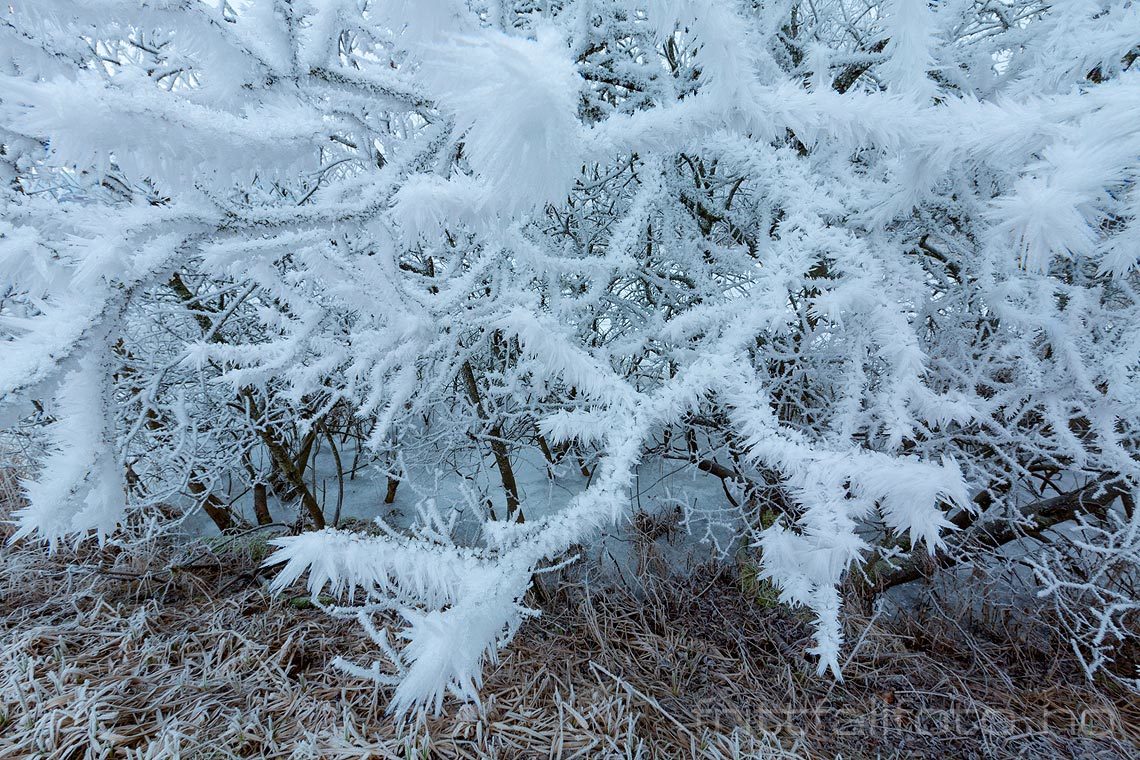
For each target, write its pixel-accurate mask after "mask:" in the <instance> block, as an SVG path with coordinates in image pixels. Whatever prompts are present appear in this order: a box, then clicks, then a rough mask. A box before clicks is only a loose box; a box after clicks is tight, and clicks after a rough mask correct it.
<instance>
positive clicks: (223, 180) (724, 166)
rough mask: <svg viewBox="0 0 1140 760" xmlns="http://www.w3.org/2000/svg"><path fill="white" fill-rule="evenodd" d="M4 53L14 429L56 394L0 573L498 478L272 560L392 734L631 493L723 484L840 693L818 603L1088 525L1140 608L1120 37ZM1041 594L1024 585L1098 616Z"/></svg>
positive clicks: (581, 24) (577, 33)
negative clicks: (347, 644)
mask: <svg viewBox="0 0 1140 760" xmlns="http://www.w3.org/2000/svg"><path fill="white" fill-rule="evenodd" d="M2 19H3V20H2V23H0V40H3V46H2V48H0V51H2V52H3V57H2V60H0V66H2V67H3V72H4V73H3V77H2V80H0V81H2V85H3V86H2V87H0V146H2V152H0V174H2V179H3V189H2V190H0V193H2V196H0V197H2V198H3V203H4V214H3V219H2V221H0V272H2V273H3V276H4V288H5V291H4V293H3V300H2V301H0V313H2V315H3V317H4V320H3V322H2V323H0V329H2V330H3V331H4V332H3V339H4V343H3V359H4V360H3V362H0V393H3V396H4V398H5V399H6V401H8V402H9V403H10V404H12V405H13V406H19V405H20V404H22V403H23V401H24V400H30V399H34V400H38V401H42V402H43V403H44V404H46V406H47V408H48V417H49V418H50V425H49V427H48V430H47V439H48V441H49V442H50V443H51V445H52V449H53V453H51V454H50V455H49V456H48V457H47V458H46V460H45V461H44V462H42V464H41V467H40V470H39V474H38V475H37V476H36V478H35V479H34V480H32V481H30V482H28V483H27V484H26V491H27V495H28V498H29V503H28V506H27V507H26V508H25V509H23V510H22V511H21V512H20V513H19V516H18V519H19V530H18V535H20V536H39V537H42V538H44V539H47V540H48V541H51V542H57V541H60V540H63V539H67V538H76V537H83V536H86V535H88V534H91V533H95V534H97V535H99V536H100V537H102V536H106V535H107V534H108V533H110V532H112V531H114V530H116V529H117V526H119V525H121V524H122V523H123V521H124V519H125V518H126V517H127V516H128V515H129V514H131V513H132V512H133V511H137V510H141V509H145V508H147V507H148V506H150V505H154V504H157V503H160V502H165V501H170V500H172V499H173V497H174V496H175V495H177V494H182V495H184V496H188V497H193V498H194V500H195V501H196V502H197V503H198V504H201V505H202V506H203V507H204V508H206V509H207V511H209V512H210V514H211V516H213V517H214V518H215V522H217V523H218V525H219V527H226V525H227V521H229V522H230V523H232V521H233V520H234V519H235V518H234V517H233V516H232V515H231V514H229V513H228V512H227V511H226V509H225V507H226V505H225V504H224V503H223V500H222V499H220V498H219V497H218V496H217V495H216V494H215V492H216V491H219V490H220V489H221V485H220V484H221V483H222V481H223V479H228V480H230V481H234V482H237V483H238V484H239V485H240V484H245V485H246V486H248V487H250V488H252V487H255V486H257V485H258V484H259V483H262V482H263V481H265V480H273V479H276V481H277V483H278V486H277V489H276V490H277V491H278V492H279V493H280V494H282V495H283V498H285V499H286V500H287V501H291V502H296V503H297V504H299V505H300V507H299V513H300V514H301V516H302V519H303V520H305V521H307V523H308V524H309V525H311V526H313V527H317V528H320V527H323V525H324V523H325V520H326V519H327V514H328V512H329V510H328V509H327V508H326V507H327V504H326V503H321V501H320V500H319V498H318V497H319V496H320V494H318V493H316V489H315V488H310V487H309V486H308V485H307V482H308V481H306V478H305V474H306V470H305V468H306V466H307V463H308V462H309V461H310V459H311V454H312V451H313V449H314V447H315V446H318V445H320V441H324V440H326V439H327V441H328V443H329V445H330V446H334V445H335V444H334V441H335V440H337V437H338V436H342V435H343V436H349V435H352V436H355V437H356V438H357V439H359V440H361V441H363V442H364V443H365V444H367V446H368V447H369V448H370V450H371V451H373V452H375V453H376V455H377V456H378V457H382V458H383V459H384V461H385V462H387V463H388V467H389V470H390V477H391V482H392V483H396V482H398V477H399V472H398V471H399V466H398V464H397V463H398V462H399V461H400V459H401V457H403V458H405V459H407V458H408V457H432V456H442V457H448V456H453V455H455V453H456V452H477V453H479V454H483V453H486V454H487V457H486V459H487V461H488V462H493V467H494V468H495V473H496V476H497V477H498V478H500V482H501V485H502V489H501V490H502V493H501V495H496V497H495V499H494V500H493V501H496V502H497V501H498V500H499V499H500V498H501V499H502V500H504V501H505V511H504V510H502V509H500V510H499V511H497V512H492V510H487V511H486V512H485V515H486V519H483V520H481V521H480V524H479V525H478V526H477V527H478V535H477V538H476V540H474V541H468V540H464V541H460V540H458V539H457V538H456V535H455V524H454V520H453V519H452V517H449V516H448V511H447V509H446V508H447V507H448V506H449V505H440V508H439V509H436V508H433V507H430V506H425V507H424V512H423V515H422V516H421V517H422V519H420V520H419V521H418V522H417V523H416V525H415V526H414V527H413V529H412V530H411V531H406V530H396V529H394V528H390V527H382V528H381V530H380V533H379V535H367V536H366V535H353V534H348V533H345V532H341V531H336V530H331V529H330V530H323V531H313V532H309V533H304V534H301V535H297V536H293V537H289V538H283V539H280V541H279V548H278V551H277V553H276V554H275V555H274V557H273V558H272V560H273V561H274V562H276V563H278V564H281V565H283V567H282V570H281V573H280V575H279V577H278V584H279V585H280V586H284V585H287V584H288V583H290V582H292V581H293V580H295V579H297V578H300V577H301V576H303V575H305V574H306V573H307V574H308V583H309V586H310V588H311V589H312V591H313V592H314V593H317V592H319V591H320V590H321V589H322V588H324V587H326V586H331V587H332V588H333V590H334V591H338V592H347V593H349V594H351V593H352V592H355V593H356V596H355V599H356V600H357V602H358V603H360V602H361V600H363V603H362V604H358V605H357V607H356V608H354V609H353V610H350V612H352V614H358V615H359V616H360V618H361V620H362V622H363V623H364V625H365V628H366V630H367V631H368V632H369V634H370V635H371V636H372V638H373V639H374V640H375V641H376V642H377V643H378V644H379V645H380V647H381V649H382V650H383V653H384V655H385V656H386V664H384V663H379V662H378V663H377V664H376V665H375V667H373V668H371V669H363V670H362V669H361V668H360V667H359V666H356V665H351V664H348V663H345V665H346V667H349V668H350V669H353V670H354V672H367V673H369V674H371V675H373V676H375V677H377V678H379V679H381V680H386V679H391V680H394V682H396V683H398V688H397V692H396V700H395V703H394V705H393V707H394V708H395V709H396V710H404V709H410V708H413V707H418V706H424V705H434V706H436V707H438V706H439V705H440V703H441V702H440V701H441V699H442V697H443V695H444V693H445V691H446V690H447V689H451V690H453V691H455V692H457V693H459V694H461V695H467V696H470V695H473V694H475V692H476V690H477V688H478V683H479V674H480V672H481V666H482V663H483V661H484V659H485V658H486V657H487V656H488V655H491V656H493V654H494V652H495V651H496V649H497V647H498V646H499V645H501V644H502V643H503V642H505V641H506V640H508V639H509V637H510V635H511V633H512V632H513V631H514V630H515V628H516V626H517V625H518V624H519V622H520V620H521V619H522V616H523V615H524V614H525V613H526V612H527V611H526V610H525V609H524V607H523V606H522V605H521V598H522V596H523V594H524V592H525V591H526V589H527V587H528V585H529V583H530V580H531V577H532V575H533V573H534V571H535V569H536V568H537V567H539V566H540V565H542V564H543V563H548V562H550V561H557V560H558V559H559V558H560V557H562V555H563V553H564V552H565V551H566V550H567V548H568V547H570V546H572V545H575V544H577V543H580V542H585V541H588V540H589V539H590V537H591V536H592V535H593V534H594V533H595V531H597V530H598V529H599V527H601V526H604V525H606V524H608V523H611V522H613V521H614V520H617V519H620V518H621V517H622V516H623V515H624V514H625V513H626V511H627V509H628V506H629V498H628V490H629V486H630V483H631V480H632V477H633V471H634V468H635V467H636V466H637V464H638V463H639V462H640V461H641V460H642V459H644V458H647V457H658V458H664V459H677V458H679V459H681V460H683V461H689V462H691V463H692V464H693V465H694V466H695V467H697V468H699V469H701V470H703V471H704V472H707V473H709V474H710V476H715V477H719V478H721V479H722V480H723V481H724V484H725V487H724V491H725V497H726V504H727V505H728V506H727V507H726V509H730V510H733V511H734V513H735V514H736V515H737V516H738V517H739V518H740V519H741V521H742V522H738V523H736V524H737V526H738V528H737V529H738V531H739V534H740V537H741V538H743V539H744V540H746V541H749V542H751V543H753V544H754V545H755V547H756V548H757V549H758V550H759V551H760V552H761V555H760V556H761V563H762V565H761V567H762V574H763V577H764V578H765V579H767V580H768V581H770V582H771V583H772V584H774V586H775V587H777V588H778V589H779V590H780V594H781V598H782V600H783V601H785V602H788V603H794V604H800V605H804V606H806V607H808V608H810V609H811V610H812V611H813V613H814V615H815V619H816V642H815V645H814V648H813V651H814V653H815V654H816V655H817V657H818V662H819V667H820V669H821V671H823V670H827V669H831V670H832V671H833V672H835V673H837V674H838V671H839V663H840V660H841V658H840V652H841V648H842V646H843V641H842V627H841V605H842V601H843V600H842V594H841V589H842V588H843V587H844V585H843V584H844V581H845V579H847V578H851V577H854V578H864V580H865V581H866V584H867V585H868V586H869V587H870V588H871V589H872V590H875V589H882V588H886V587H889V586H891V585H893V584H897V583H902V582H906V581H907V580H910V579H913V578H916V577H919V576H920V575H921V574H922V572H924V569H925V568H926V567H927V566H929V565H931V564H943V565H948V564H955V563H960V562H970V561H981V560H980V558H982V557H984V556H987V555H989V554H990V553H991V552H993V551H994V550H995V549H1000V548H1001V547H1002V546H1005V545H1006V544H1008V543H1010V542H1011V541H1017V540H1030V541H1036V542H1038V543H1039V544H1045V545H1048V544H1050V543H1053V542H1056V541H1060V540H1063V539H1062V533H1059V532H1058V531H1056V530H1054V527H1055V526H1058V525H1061V524H1063V523H1067V522H1071V521H1072V520H1074V519H1077V518H1079V519H1080V520H1081V521H1082V523H1081V524H1082V526H1083V527H1082V531H1084V532H1083V533H1080V534H1079V535H1081V536H1086V538H1082V539H1081V540H1083V541H1085V542H1086V544H1087V547H1088V550H1089V551H1094V552H1108V553H1109V554H1111V555H1112V556H1113V558H1114V559H1115V560H1120V561H1121V562H1123V563H1124V564H1123V570H1122V572H1125V573H1133V574H1134V573H1135V572H1136V564H1135V562H1134V561H1133V558H1134V557H1135V546H1136V543H1135V534H1136V531H1137V528H1138V526H1137V521H1138V520H1140V517H1138V516H1137V513H1136V510H1135V509H1134V502H1135V494H1136V490H1137V485H1138V482H1140V480H1138V479H1140V466H1138V460H1137V446H1136V436H1137V426H1138V424H1140V388H1138V383H1137V369H1138V363H1140V313H1138V302H1137V290H1136V289H1137V287H1138V285H1140V281H1138V277H1140V275H1138V274H1137V263H1138V259H1140V236H1138V230H1140V227H1138V224H1140V222H1138V216H1140V195H1138V193H1140V190H1138V189H1137V186H1136V179H1137V169H1138V168H1140V167H1138V164H1140V79H1138V76H1140V75H1138V74H1137V72H1136V71H1134V70H1133V69H1134V68H1135V66H1134V62H1135V59H1136V56H1137V54H1138V52H1140V51H1138V49H1137V44H1138V43H1140V37H1138V35H1137V33H1136V30H1137V29H1140V7H1138V6H1137V5H1136V4H1135V3H1132V2H1128V1H1127V0H1079V1H1074V2H1065V3H1045V2H1038V1H1036V0H987V1H986V2H980V1H975V0H949V1H947V2H929V3H928V2H926V0H884V1H882V2H876V1H874V0H816V1H815V2H813V3H802V2H799V1H798V0H773V1H771V2H744V1H739V2H738V1H736V0H675V1H671V2H662V1H659V0H648V1H647V2H636V3H632V2H625V1H624V0H617V1H615V2H597V1H595V0H565V1H564V2H553V3H529V2H518V3H508V2H496V3H488V4H484V3H480V2H476V1H475V0H471V1H470V2H464V1H463V0H419V1H418V2H396V1H395V0H393V1H392V2H384V0H309V1H307V2H302V1H301V0H218V2H185V1H184V0H177V1H175V0H155V1H153V2H148V3H138V2H133V1H129V0H96V1H91V2H75V1H74V0H70V1H69V0H35V2H31V1H30V0H13V2H10V3H9V4H8V5H7V6H6V10H4V11H3V16H2ZM342 440H343V439H342ZM522 450H541V451H542V453H543V455H544V456H546V457H548V458H549V460H550V462H551V466H552V468H553V467H554V466H555V465H556V464H558V462H560V461H561V460H562V459H565V458H569V459H573V458H574V457H575V456H577V455H581V456H582V457H583V459H582V462H581V468H582V469H584V470H586V471H587V472H588V473H589V475H590V477H589V484H588V487H586V488H585V489H584V490H582V491H581V492H580V493H579V494H578V495H577V496H575V497H574V498H573V499H571V500H570V502H569V503H568V504H567V505H565V506H564V507H563V508H561V509H559V510H557V511H554V512H553V513H550V511H549V510H542V509H539V510H538V513H539V514H541V516H540V517H539V518H538V519H528V520H526V521H523V520H522V519H515V518H522V517H524V516H525V515H526V512H527V507H528V503H527V501H526V499H525V498H524V496H523V495H521V494H520V491H519V488H518V484H517V482H516V478H515V476H514V473H513V471H512V458H514V457H517V455H518V453H519V452H520V451H522ZM587 460H589V461H587ZM480 461H482V460H480ZM594 461H596V462H597V464H596V468H595V469H594V470H593V471H592V472H591V471H590V470H589V466H590V465H591V464H592V463H593V462H594ZM338 464H340V458H339V456H338ZM338 469H339V470H340V472H341V473H343V472H344V471H345V470H346V469H347V467H338ZM1090 483H1091V484H1092V485H1088V484H1090ZM1046 489H1053V490H1054V491H1056V492H1058V493H1059V494H1061V496H1058V497H1057V498H1058V499H1061V501H1060V502H1058V501H1056V500H1050V499H1047V498H1044V494H1043V492H1044V491H1046ZM227 495H228V494H227ZM326 501H327V500H326ZM476 501H478V500H476ZM532 502H533V500H532ZM491 507H492V509H494V507H495V505H494V504H492V505H491ZM500 507H501V504H500ZM494 514H498V515H499V516H507V517H511V518H513V519H510V520H495V519H492V516H493V515H494ZM532 515H533V513H532ZM259 519H260V518H259ZM331 521H332V522H335V520H331ZM1067 535H1070V536H1071V535H1074V534H1072V533H1069V534H1067ZM1036 561H1037V562H1038V565H1037V568H1038V575H1039V578H1040V580H1041V582H1042V583H1043V584H1045V585H1044V589H1045V590H1046V591H1050V590H1058V589H1065V588H1070V586H1067V585H1066V584H1069V583H1081V584H1085V586H1086V587H1087V586H1088V585H1089V584H1091V589H1092V592H1093V594H1094V596H1095V594H1096V593H1099V591H1098V589H1099V587H1098V586H1097V583H1098V581H1097V578H1096V576H1095V574H1094V575H1093V576H1092V577H1083V578H1082V579H1080V580H1079V581H1078V580H1072V579H1068V578H1066V577H1062V576H1063V568H1064V563H1063V562H1059V561H1057V557H1056V555H1052V554H1049V553H1048V552H1045V553H1044V554H1042V555H1041V556H1040V557H1039V558H1038V560H1036ZM1058 573H1061V575H1059V574H1058ZM1114 582H1115V581H1114ZM1114 593H1115V592H1114ZM1067 598H1071V597H1067ZM1081 598H1084V597H1081ZM1098 598H1100V599H1102V601H1103V603H1104V604H1108V605H1109V606H1111V604H1113V602H1112V599H1111V598H1109V597H1104V596H1102V597H1098ZM381 610H383V611H393V610H395V611H398V612H399V614H400V615H402V617H403V618H404V619H405V620H406V622H407V625H406V627H405V628H404V630H403V631H402V634H401V635H402V636H403V637H404V638H405V639H407V643H406V646H404V647H403V648H402V649H400V650H399V651H397V648H396V647H395V646H394V645H393V644H392V643H391V641H390V639H389V635H388V632H387V631H383V630H376V629H375V628H374V627H373V625H372V622H371V620H372V617H371V613H372V612H375V611H381ZM344 612H345V610H341V613H344ZM1086 612H1087V610H1077V611H1076V612H1075V613H1074V614H1075V617H1073V616H1070V618H1069V619H1071V620H1073V621H1074V624H1073V629H1072V630H1073V636H1074V637H1075V638H1084V639H1087V640H1085V641H1083V642H1077V643H1076V644H1075V645H1076V646H1077V647H1078V648H1079V647H1080V646H1086V647H1088V646H1091V647H1093V649H1094V651H1096V652H1097V653H1103V647H1101V643H1103V642H1102V639H1103V637H1102V639H1097V638H1096V637H1097V636H1099V635H1100V633H1099V632H1098V631H1097V630H1096V626H1092V628H1091V629H1090V625H1088V624H1086V622H1087V620H1090V619H1100V620H1109V621H1116V622H1113V623H1112V625H1116V626H1119V625H1120V624H1121V623H1120V621H1121V620H1123V617H1122V616H1120V615H1116V616H1115V617H1113V615H1114V614H1115V613H1114V612H1112V611H1111V610H1109V611H1108V612H1106V613H1104V614H1103V615H1102V614H1101V613H1099V612H1098V613H1095V614H1093V613H1089V614H1093V618H1088V617H1087V615H1086ZM1082 616H1084V617H1082ZM1098 616H1099V617H1098ZM1082 621H1086V622H1082ZM1090 630H1091V631H1092V632H1091V633H1090ZM1090 636H1091V637H1092V638H1091V639H1089V638H1088V637H1090ZM1097 656H1098V657H1099V656H1100V654H1098V655H1097ZM1102 661H1103V658H1101V659H1096V658H1093V659H1092V660H1090V670H1091V669H1095V667H1097V666H1098V663H1100V662H1102Z"/></svg>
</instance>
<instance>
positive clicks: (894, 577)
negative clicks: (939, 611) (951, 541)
mask: <svg viewBox="0 0 1140 760" xmlns="http://www.w3.org/2000/svg"><path fill="white" fill-rule="evenodd" d="M1127 494H1128V490H1127V488H1126V487H1125V486H1124V485H1123V484H1122V482H1121V481H1120V480H1119V479H1118V478H1117V477H1116V476H1115V475H1106V476H1103V477H1101V478H1098V479H1096V480H1094V481H1093V482H1091V483H1089V484H1088V485H1086V486H1084V487H1082V488H1078V489H1076V490H1073V491H1070V492H1068V493H1065V494H1061V495H1060V496H1054V497H1052V498H1049V499H1041V500H1040V501H1035V502H1033V503H1032V504H1027V505H1026V506H1024V507H1022V508H1021V514H1022V517H1024V518H1025V520H1026V521H1027V522H1028V524H1027V525H1015V524H1012V523H1009V522H1000V523H995V524H994V525H980V526H977V528H976V530H975V531H974V533H973V534H972V535H970V537H969V539H970V543H971V546H972V548H976V549H982V550H986V549H996V548H998V547H1000V546H1004V545H1006V544H1008V543H1010V542H1012V541H1015V540H1017V539H1019V538H1037V537H1039V536H1040V535H1041V534H1042V533H1044V532H1045V531H1047V530H1049V529H1050V528H1053V527H1055V526H1057V525H1060V524H1061V523H1063V522H1067V521H1069V520H1072V519H1074V518H1075V517H1076V515H1077V513H1078V512H1081V513H1084V514H1092V515H1103V514H1104V512H1105V510H1106V509H1107V508H1108V507H1109V506H1110V505H1111V504H1112V502H1113V501H1115V500H1116V499H1117V498H1118V497H1121V496H1126V495H1127ZM979 516H980V515H979V513H974V512H965V511H963V512H960V513H958V514H957V515H955V516H954V517H952V518H951V519H950V522H951V523H953V524H954V525H955V526H957V527H958V528H961V529H966V528H970V527H973V526H974V524H975V523H976V521H977V519H978V517H979ZM957 563H958V558H957V557H956V556H954V555H953V554H950V553H948V552H946V551H942V552H939V553H937V554H935V555H934V556H933V557H931V556H929V555H922V554H918V553H917V551H916V556H912V557H911V558H910V559H909V560H907V561H906V562H904V563H903V564H902V565H900V566H899V567H897V568H894V569H892V570H887V571H885V572H882V573H876V572H874V570H873V568H874V566H875V564H876V561H875V560H874V559H873V560H872V561H871V562H869V563H868V568H870V570H869V572H868V575H869V576H870V577H869V583H867V582H864V583H863V584H862V585H863V586H864V588H863V591H865V592H866V593H869V594H871V595H876V594H881V593H883V592H884V591H886V590H888V589H892V588H894V587H896V586H901V585H903V584H905V583H910V582H912V581H916V580H919V579H921V578H924V577H927V576H929V575H931V574H932V573H934V572H936V571H938V570H941V569H945V568H948V567H953V566H954V565H955V564H957Z"/></svg>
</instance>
